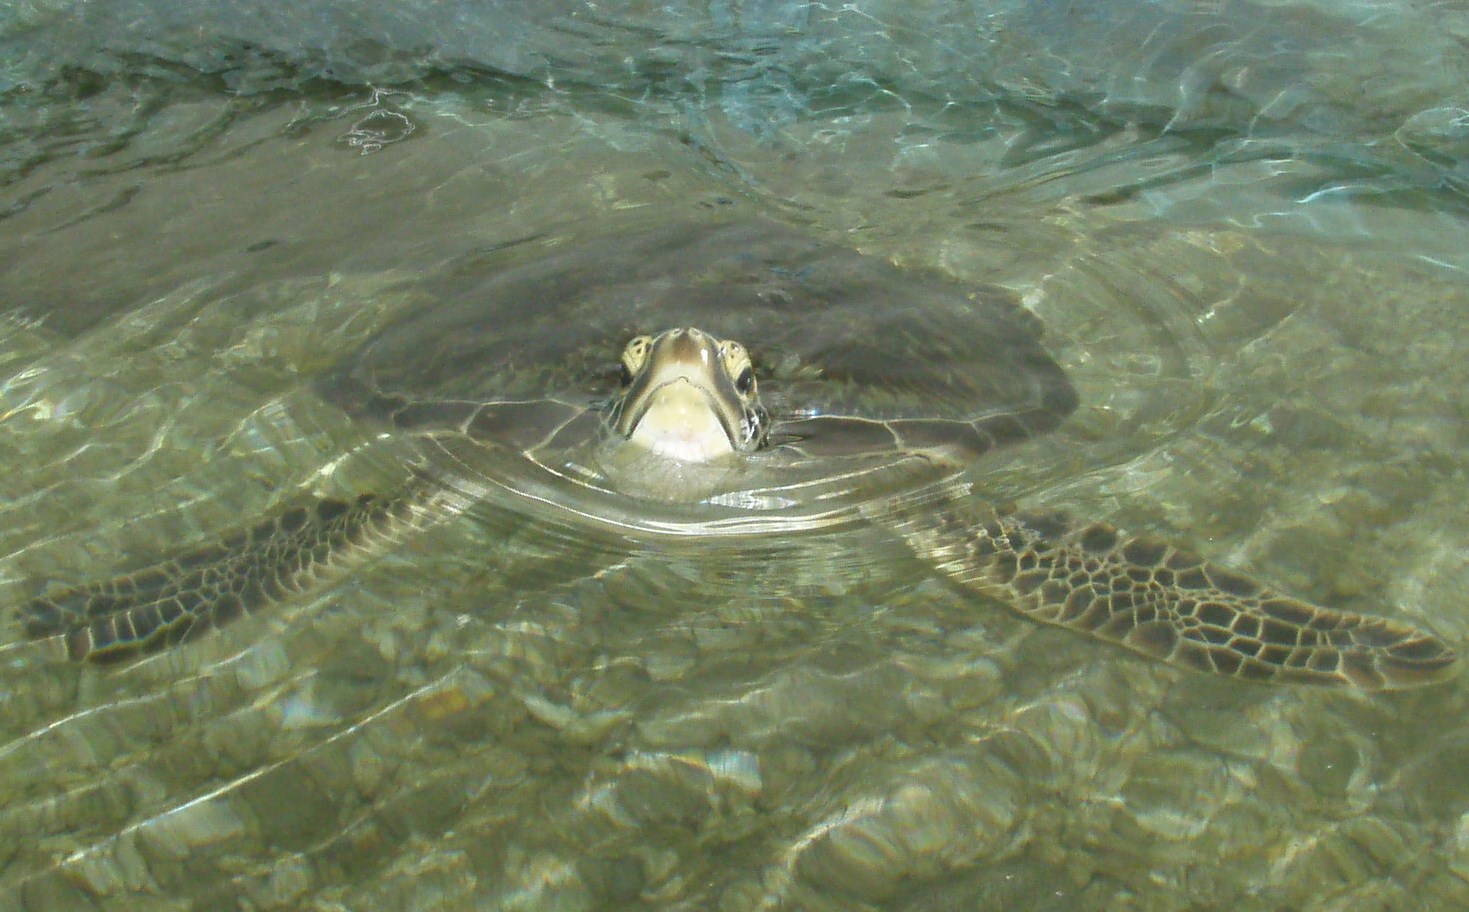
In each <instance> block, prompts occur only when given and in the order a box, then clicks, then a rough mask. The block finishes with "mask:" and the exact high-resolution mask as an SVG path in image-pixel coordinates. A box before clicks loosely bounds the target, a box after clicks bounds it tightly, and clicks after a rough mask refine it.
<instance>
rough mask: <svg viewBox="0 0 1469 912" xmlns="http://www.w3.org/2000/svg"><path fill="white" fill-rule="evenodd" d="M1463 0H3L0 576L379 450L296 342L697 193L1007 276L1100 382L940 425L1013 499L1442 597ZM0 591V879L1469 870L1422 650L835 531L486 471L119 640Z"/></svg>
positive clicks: (180, 525)
mask: <svg viewBox="0 0 1469 912" xmlns="http://www.w3.org/2000/svg"><path fill="white" fill-rule="evenodd" d="M1466 34H1469V14H1465V13H1462V12H1457V11H1455V10H1453V9H1448V8H1444V7H1442V6H1433V5H1416V4H1406V3H1403V4H1397V5H1393V6H1385V5H1383V4H1353V3H1334V4H1328V3H1295V4H1282V3H1273V4H1263V3H1262V4H1254V3H1245V2H1234V3H1231V2H1221V3H1211V4H1194V3H1151V4H1136V3H1126V4H1123V3H1105V2H1097V3H1072V4H1041V3H1031V4H1025V3H1009V4H988V5H986V4H978V3H930V4H912V3H902V4H899V3H878V2H859V3H853V4H846V5H844V6H842V7H841V8H837V7H821V6H815V5H808V4H805V3H800V2H764V3H761V2H749V3H730V2H714V3H704V4H687V5H680V4H638V3H625V4H599V5H596V6H593V5H591V4H581V3H572V2H565V3H561V2H553V3H546V2H537V3H533V4H532V3H526V4H515V3H500V4H484V5H480V4H473V5H472V4H456V3H436V4H426V5H423V6H421V7H413V6H409V5H406V4H378V5H375V6H362V5H359V4H337V3H310V2H307V3H301V4H295V5H293V6H292V7H291V8H290V9H289V10H287V9H286V8H277V7H264V6H252V5H250V4H245V5H242V4H240V3H238V2H236V3H232V4H213V3H196V4H190V5H188V6H187V7H176V6H170V5H167V4H162V3H152V2H146V0H137V2H130V3H129V2H101V3H99V2H92V3H86V4H82V3H30V4H24V5H17V6H13V7H11V8H10V9H9V10H8V11H7V12H6V13H4V14H0V60H3V61H4V62H3V64H0V174H3V175H4V177H3V180H0V263H3V269H0V310H4V311H5V313H6V316H5V319H4V321H3V323H0V459H3V464H4V465H5V467H6V471H5V472H4V473H3V474H0V496H3V500H0V554H3V555H4V556H3V558H0V595H3V598H4V600H5V601H6V602H7V603H9V604H16V605H18V604H20V603H22V602H23V601H24V600H25V598H26V597H27V596H28V595H30V594H31V593H33V592H34V591H36V589H37V588H38V587H39V586H41V585H44V584H45V583H47V582H48V581H54V582H56V583H58V584H63V583H68V582H80V581H85V580H91V579H98V578H105V577H107V576H109V575H111V574H113V573H116V572H120V571H124V570H127V569H131V568H132V567H136V566H138V565H139V564H141V563H144V562H146V561H148V560H149V559H151V558H154V557H157V556H159V555H163V554H167V553H169V552H171V551H173V550H176V549H177V548H178V547H180V546H184V545H187V544H197V543H200V542H204V541H208V540H211V539H212V538H213V537H214V536H216V535H218V534H221V533H222V532H223V531H225V530H228V529H230V528H233V527H235V526H236V525H238V524H239V523H241V522H242V521H245V520H248V519H249V518H251V517H255V516H257V515H263V514H265V513H267V512H269V510H271V509H272V508H274V507H276V506H278V505H280V504H282V503H285V502H287V501H290V500H291V499H292V498H295V497H297V496H299V495H300V493H301V492H302V491H303V490H305V491H312V492H326V493H334V494H340V493H353V492H358V491H362V490H367V489H372V488H375V487H377V486H382V485H386V484H393V483H397V482H399V481H400V480H401V479H400V478H399V476H398V475H397V474H396V473H395V470H396V467H397V466H399V465H400V463H401V462H402V460H403V459H405V458H408V456H410V455H411V454H412V453H413V450H412V447H411V445H409V444H408V443H406V442H404V441H401V440H394V439H381V435H380V433H379V429H378V428H375V427H371V426H368V425H365V424H363V423H360V422H353V421H351V420H349V419H347V418H346V417H344V416H343V415H342V414H341V413H340V411H339V410H337V409H335V408H334V407H332V406H330V405H328V404H327V403H325V402H323V401H321V400H320V399H319V398H317V397H316V396H315V395H314V393H313V392H312V390H311V388H310V382H311V380H312V379H313V378H314V377H317V376H319V375H321V374H322V373H324V372H325V371H327V370H328V369H330V367H331V366H332V365H333V364H334V363H336V361H337V360H338V359H340V358H342V357H344V356H345V355H347V354H348V353H350V352H352V351H353V350H354V349H355V348H356V346H357V345H359V344H360V343H361V342H362V341H363V340H365V339H366V338H368V337H370V336H371V334H372V333H373V332H374V331H375V330H377V329H379V328H380V327H382V326H383V325H386V324H387V323H388V322H389V321H390V320H392V319H394V318H395V317H398V316H401V315H402V314H404V313H406V312H409V311H410V310H411V309H412V308H415V307H421V306H425V299H424V294H425V292H424V289H425V288H428V287H432V286H433V284H434V281H435V278H436V277H438V276H442V275H444V274H446V273H447V272H450V271H452V270H453V269H454V268H455V267H456V266H458V265H461V264H463V263H465V262H469V261H472V260H473V258H476V257H481V256H484V255H485V253H486V252H487V251H491V250H494V249H495V248H497V247H499V246H500V245H504V244H506V243H508V242H511V241H515V240H518V239H521V238H524V237H526V236H529V235H535V234H540V233H546V232H553V231H557V230H561V229H563V228H565V227H566V226H568V225H596V224H599V223H601V222H603V221H607V220H610V219H612V218H614V217H624V216H627V215H628V214H629V210H636V211H635V212H633V213H632V214H634V215H637V216H638V217H643V216H647V217H650V218H658V217H660V216H661V214H662V213H665V212H666V213H669V216H670V217H673V216H675V215H676V216H677V217H679V218H687V217H697V215H698V213H699V212H701V211H706V210H711V211H712V210H717V211H721V212H723V211H725V210H737V211H744V212H747V213H750V214H758V215H761V216H764V217H768V218H773V219H776V220H778V221H782V222H786V223H788V224H791V225H793V226H797V227H800V228H802V229H803V230H805V231H809V232H810V233H811V234H813V235H814V236H817V237H820V238H823V239H825V240H830V241H836V242H839V243H843V244H846V245H848V246H852V247H856V248H858V249H860V250H862V251H863V252H865V253H869V254H872V255H873V256H878V257H883V258H887V259H892V260H895V261H897V262H899V263H901V264H906V265H914V266H925V267H933V268H938V269H941V270H943V271H945V272H948V273H950V274H951V275H954V276H957V277H959V278H961V279H963V280H966V281H975V282H989V283H997V284H1000V285H1004V286H1007V287H1009V288H1012V289H1014V290H1015V291H1016V292H1017V293H1019V294H1020V295H1022V297H1023V298H1024V300H1025V301H1026V302H1027V305H1028V306H1029V307H1030V308H1031V309H1032V310H1033V311H1034V312H1035V313H1036V314H1037V315H1038V316H1039V317H1040V318H1041V319H1042V320H1043V321H1044V323H1045V325H1046V328H1047V340H1048V344H1049V346H1050V349H1051V352H1052V354H1053V355H1054V357H1055V358H1056V359H1057V361H1058V362H1060V363H1061V364H1062V365H1063V366H1064V367H1065V368H1066V370H1067V371H1068V373H1069V374H1070V376H1071V377H1072V380H1073V382H1074V383H1075V384H1076V386H1077V388H1078V390H1079V391H1080V392H1081V395H1082V399H1083V404H1082V407H1081V409H1080V410H1079V412H1078V413H1077V415H1076V416H1075V417H1074V418H1073V419H1072V420H1071V421H1070V422H1068V423H1067V425H1065V426H1064V427H1063V428H1062V429H1061V431H1060V432H1058V433H1056V434H1053V435H1050V436H1049V437H1047V438H1045V439H1042V440H1038V441H1035V442H1034V443H1032V444H1028V445H1026V446H1025V447H1021V448H1017V449H1014V450H1011V451H1008V452H1004V453H999V454H996V455H995V456H994V458H993V459H990V460H988V461H987V462H985V463H984V464H983V465H980V466H978V467H976V468H975V469H974V471H973V473H972V475H971V479H972V480H973V481H974V482H975V483H976V484H978V485H980V486H981V487H982V488H983V489H984V490H986V491H988V492H991V493H992V494H993V497H994V499H996V500H997V501H1018V502H1021V503H1025V504H1031V505H1045V506H1056V507H1064V508H1066V509H1068V510H1070V511H1072V512H1074V513H1077V514H1080V515H1084V516H1091V517H1097V518H1104V519H1109V520H1111V521H1113V522H1116V523H1118V524H1119V525H1122V526H1124V527H1126V528H1130V529H1135V530H1150V531H1155V532H1157V533H1159V534H1163V535H1165V536H1167V537H1169V538H1171V539H1175V540H1179V541H1183V542H1188V543H1191V544H1192V545H1194V546H1195V547H1197V548H1199V549H1200V550H1202V551H1204V552H1205V553H1206V554H1208V555H1209V556H1210V557H1212V558H1215V559H1217V560H1219V561H1221V562H1224V563H1228V564H1231V565H1233V566H1237V567H1240V568H1242V569H1246V570H1249V571H1251V572H1253V573H1256V574H1258V575H1260V576H1262V577H1264V578H1266V579H1269V580H1271V581H1272V582H1274V583H1276V584H1278V585H1279V586H1281V587H1282V588H1285V589H1287V590H1288V591H1291V592H1293V593H1295V594H1298V595H1301V596H1303V597H1308V598H1311V599H1314V600H1317V601H1321V602H1326V603H1330V604H1335V605H1339V606H1341V607H1344V608H1348V609H1350V610H1355V611H1363V612H1368V613H1376V614H1383V615H1388V616H1391V617H1396V618H1399V619H1403V620H1406V621H1409V622H1411V623H1415V624H1420V625H1424V626H1428V627H1431V628H1433V629H1434V630H1436V631H1437V632H1439V633H1440V634H1442V635H1443V636H1444V637H1445V638H1447V639H1448V640H1450V641H1451V642H1453V643H1455V644H1462V643H1463V642H1464V641H1465V634H1466V632H1469V615H1466V614H1465V611H1464V608H1463V603H1464V595H1465V593H1466V591H1469V559H1466V553H1469V552H1466V539H1469V527H1466V524H1465V522H1464V519H1463V515H1462V514H1463V496H1462V492H1463V487H1464V477H1465V471H1466V457H1465V451H1466V450H1465V431H1464V428H1465V418H1466V414H1465V405H1464V397H1463V394H1462V390H1464V389H1465V388H1466V384H1469V367H1466V364H1469V357H1466V355H1469V351H1466V348H1469V341H1466V340H1469V334H1466V333H1465V332H1464V320H1465V317H1464V314H1465V313H1466V309H1465V306H1464V305H1465V304H1466V303H1469V300H1466V299H1469V294H1466V292H1465V290H1464V288H1465V283H1464V281H1463V274H1462V270H1463V269H1464V268H1465V265H1466V263H1465V253H1464V251H1466V250H1469V243H1466V240H1469V238H1466V234H1469V230H1466V227H1465V222H1464V213H1465V196H1464V190H1463V187H1464V180H1465V174H1466V170H1465V169H1466V164H1465V162H1466V161H1469V157H1466V146H1465V136H1466V132H1465V131H1466V126H1465V125H1466V123H1469V114H1466V110H1469V105H1466V102H1465V99H1464V95H1463V88H1462V87H1463V86H1464V85H1466V84H1469V74H1465V73H1463V72H1462V70H1463V69H1464V67H1465V63H1464V62H1463V60H1464V58H1463V56H1462V54H1461V52H1460V41H1461V40H1462V36H1464V35H1466ZM1403 48H1412V49H1413V52H1412V53H1404V51H1403V50H1402V49H1403ZM621 341H622V340H609V345H608V347H609V359H610V358H611V357H614V356H615V352H616V348H617V346H618V345H620V343H621ZM0 630H3V631H5V636H4V637H3V641H4V642H5V643H6V644H7V645H6V646H5V647H4V651H3V652H0V793H3V798H0V896H3V897H4V898H5V902H0V906H4V907H5V908H10V907H16V908H20V909H29V910H47V912H50V910H69V909H129V910H135V909H219V908H257V909H270V908H280V909H323V910H325V909H397V908H403V909H501V908H505V909H577V910H579V909H596V908H609V909H620V908H628V909H632V908H640V909H642V908H654V909H721V910H743V909H762V908H798V909H843V910H846V909H904V910H908V909H935V910H937V909H951V908H990V907H999V908H1016V909H1067V910H1076V909H1081V910H1085V909H1117V908H1137V909H1159V910H1164V909H1182V908H1210V907H1218V908H1229V909H1237V910H1254V909H1260V910H1274V909H1281V908H1290V909H1302V910H1317V909H1320V910H1327V909H1353V910H1355V909H1394V910H1397V909H1408V910H1412V909H1424V910H1437V909H1454V908H1462V907H1464V906H1465V905H1466V903H1469V888H1466V886H1465V881H1466V878H1469V843H1466V839H1469V836H1466V834H1469V828H1466V827H1469V825H1466V824H1465V822H1464V821H1465V820H1466V819H1469V818H1466V816H1465V815H1466V812H1469V780H1466V779H1465V776H1464V773H1463V769H1462V766H1463V764H1462V763H1461V762H1459V758H1460V756H1461V755H1462V751H1463V746H1464V734H1463V732H1462V731H1461V730H1460V728H1459V726H1458V724H1457V720H1458V719H1459V718H1461V717H1462V716H1463V715H1464V712H1463V710H1464V706H1465V701H1466V690H1465V687H1464V685H1463V684H1462V683H1461V682H1460V681H1458V680H1456V681H1454V682H1451V683H1448V684H1445V685H1442V686H1439V687H1436V688H1433V689H1430V690H1425V691H1418V692H1411V693H1404V694H1390V695H1384V696H1375V697H1365V696H1361V695H1354V694H1348V693H1337V692H1328V691H1322V690H1312V689H1302V688H1290V687H1280V688H1266V687H1257V686H1247V685H1242V684H1236V683H1231V682H1227V681H1219V680H1214V679H1209V678H1206V677H1203V676H1200V675H1196V674H1191V673H1188V672H1184V671H1179V670H1174V669H1169V668H1165V667H1161V666H1158V665H1156V664H1154V663H1150V662H1147V661H1145V660H1143V659H1139V658H1135V657H1133V656H1131V655H1128V654H1126V653H1123V652H1121V651H1119V650H1115V649H1110V648H1107V647H1105V646H1102V645H1100V644H1097V643H1094V642H1090V641H1086V640H1084V639H1082V638H1080V637H1075V636H1072V635H1068V634H1067V633H1065V632H1064V631H1057V630H1048V629H1041V628H1038V627H1035V626H1033V625H1030V624H1028V623H1026V622H1024V621H1023V620H1020V619H1018V618H1016V617H1013V616H1012V615H1010V614H1009V613H1008V612H1006V611H1005V610H1004V609H1003V608H1001V607H998V606H995V605H991V604H988V603H985V602H982V601H979V600H977V599H975V598H974V597H973V596H972V595H969V594H967V593H964V592H961V591H959V590H957V589H955V588H954V587H952V586H950V585H948V584H947V583H945V582H943V581H942V579H940V578H938V577H937V576H936V575H935V574H934V573H933V572H932V571H931V569H930V568H926V567H924V566H922V565H921V564H920V563H918V562H916V561H914V560H913V559H912V558H911V557H907V556H904V555H903V554H899V553H894V552H893V551H891V550H890V549H887V548H886V547H885V546H884V545H883V543H882V541H881V536H878V535H874V534H872V533H870V532H864V531H861V530H841V531H838V532H833V533H831V534H825V535H812V536H793V537H791V538H790V539H789V540H773V541H769V542H762V543H758V544H752V545H749V546H747V547H746V548H745V549H744V550H739V551H737V552H735V553H728V554H713V553H710V551H709V550H707V549H703V550H701V549H699V548H697V547H694V548H689V549H682V550H680V549H673V550H671V551H668V552H654V551H650V550H633V551H631V552H626V551H623V552H618V551H617V550H616V549H614V548H611V547H610V546H608V545H607V543H606V542H602V541H592V540H586V539H579V538H576V537H574V536H570V537H569V536H567V535H565V534H562V530H560V529H559V528H557V527H554V526H548V525H541V524H538V523H536V522H535V521H534V516H533V515H532V516H529V517H527V516H526V515H523V514H515V513H513V512H508V511H506V510H500V509H496V508H494V505H493V504H491V505H489V506H485V507H482V508H479V509H474V510H471V511H470V512H469V514H468V515H466V516H462V517H460V518H458V519H454V520H452V521H449V522H445V523H443V524H441V525H438V526H436V527H435V528H432V529H430V530H428V531H426V532H424V533H423V534H421V535H417V536H409V537H405V539H404V540H403V541H402V542H401V543H400V544H398V545H396V546H393V547H389V548H386V549H384V550H383V552H381V553H379V554H375V555H374V556H372V557H371V558H369V559H367V560H365V561H364V562H363V563H361V564H360V565H358V566H357V567H355V568H353V569H352V570H351V571H350V572H349V573H347V574H346V575H344V576H343V577H342V578H340V579H338V580H337V581H335V582H333V583H331V584H329V585H327V586H325V587H323V588H322V589H321V590H320V591H318V592H315V593H312V594H309V595H306V596H303V597H302V598H301V599H299V600H294V601H292V602H290V603H288V604H285V605H281V606H279V607H278V608H276V609H272V610H270V611H267V612H262V613H261V614H260V615H258V616H256V617H254V618H251V619H248V620H245V621H242V622H241V623H239V624H237V625H234V626H231V627H229V628H226V629H225V630H223V631H220V632H218V633H216V634H212V635H210V636H208V637H205V638H202V639H200V640H198V641H195V642H193V643H191V644H188V645H186V646H185V647H183V648H181V649H178V650H175V651H172V652H169V653H166V654H162V655H158V656H155V657H152V658H148V659H145V660H143V661H141V662H137V663H134V664H129V665H124V666H121V667H117V668H110V669H98V668H92V667H77V666H73V665H70V664H68V663H67V662H65V661H64V660H62V659H59V658H58V657H57V656H56V654H55V649H54V644H50V643H44V642H43V643H31V642H27V641H26V640H25V638H24V636H23V634H22V632H21V627H20V621H19V619H18V617H17V616H16V615H15V613H14V612H13V611H10V612H7V613H6V614H5V615H4V618H3V621H0Z"/></svg>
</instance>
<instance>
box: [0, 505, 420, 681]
mask: <svg viewBox="0 0 1469 912" xmlns="http://www.w3.org/2000/svg"><path fill="white" fill-rule="evenodd" d="M413 509H414V503H413V498H410V497H397V498H391V499H385V498H381V497H374V496H372V495H364V496H362V497H359V498H357V499H356V500H352V501H347V500H336V499H323V500H318V501H316V502H315V503H313V504H311V505H310V506H306V507H297V508H295V509H292V510H288V511H287V512H285V513H283V514H281V515H280V516H277V517H275V518H274V519H271V520H269V521H267V522H263V523H261V524H260V525H258V526H255V527H254V528H253V529H250V530H249V531H247V532H244V533H242V534H238V535H235V536H233V537H231V538H228V539H226V540H224V541H221V542H219V543H217V544H213V545H209V546H206V547H203V548H200V549H198V550H196V551H192V552H189V553H187V554H185V555H182V556H180V557H177V558H174V559H172V560H168V561H164V562H162V563H159V564H155V565H153V566H151V567H146V568H144V569H142V570H139V571H137V572H135V573H131V574H128V575H125V576H120V577H117V578H115V579H111V580H108V581H106V582H99V583H89V584H86V585H83V586H78V587H76V588H72V589H66V590H63V591H61V592H58V593H55V594H46V595H42V596H38V597H37V598H35V599H32V600H31V601H30V602H29V603H28V604H27V605H26V606H24V608H23V609H22V614H23V617H24V622H25V628H26V632H27V633H28V634H29V635H31V636H34V637H51V636H59V637H61V638H62V639H63V642H64V644H65V646H66V652H67V655H68V656H70V657H71V658H72V659H75V660H78V661H81V660H88V661H94V662H107V661H113V660H117V659H122V658H126V657H129V656H133V655H136V654H138V653H142V652H151V651H154V650H157V649H161V648H163V647H165V646H169V645H172V644H174V643H177V642H179V641H181V640H183V639H185V638H186V637H189V636H190V635H194V634H197V633H198V632H199V631H201V630H204V629H207V628H209V627H214V626H219V625H221V624H224V623H226V622H228V621H230V620H232V619H234V618H236V617H239V616H241V615H243V614H246V613H248V612H250V611H253V610H254V609H256V608H259V607H261V606H262V605H267V604H270V603H272V602H277V601H280V600H281V599H284V598H287V597H289V596H291V595H294V594H297V593H300V592H303V591H305V590H307V589H309V588H311V587H312V586H314V585H317V584H319V583H320V582H321V581H323V579H324V578H325V577H326V576H327V575H328V574H329V573H330V572H331V571H332V570H333V569H334V568H337V567H339V566H341V565H342V564H343V563H344V562H345V561H346V560H347V559H348V558H350V557H352V556H354V555H358V554H362V553H366V552H367V551H368V549H370V547H371V546H372V545H373V544H374V542H376V541H377V540H378V539H379V538H380V537H382V536H384V535H387V534H390V533H391V531H392V530H393V528H394V526H395V524H396V523H398V522H399V521H401V520H402V519H404V518H405V517H406V516H407V515H408V514H409V513H411V512H412V511H413Z"/></svg>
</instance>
